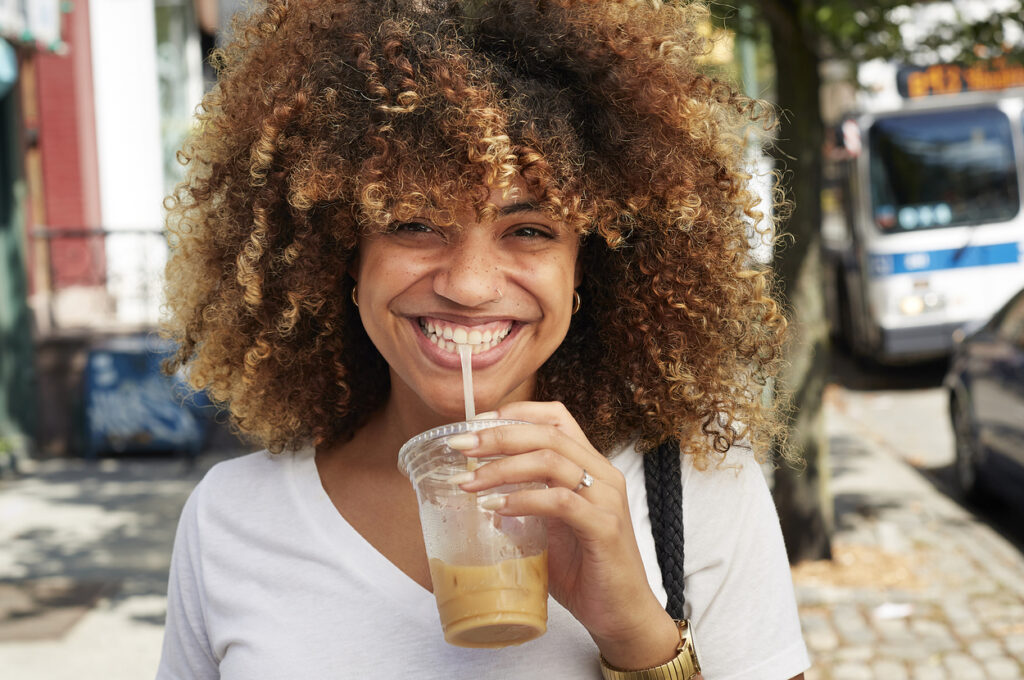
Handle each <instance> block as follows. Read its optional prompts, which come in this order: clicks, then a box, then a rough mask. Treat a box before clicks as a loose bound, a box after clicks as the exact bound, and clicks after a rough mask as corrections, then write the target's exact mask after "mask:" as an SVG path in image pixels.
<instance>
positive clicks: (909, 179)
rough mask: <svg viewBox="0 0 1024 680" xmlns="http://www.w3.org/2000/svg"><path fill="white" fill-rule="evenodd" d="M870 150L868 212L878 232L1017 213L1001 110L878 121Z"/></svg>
mask: <svg viewBox="0 0 1024 680" xmlns="http://www.w3.org/2000/svg"><path fill="white" fill-rule="evenodd" d="M869 145H870V147H869V148H870V153H871V157H870V168H871V170H870V172H871V207H872V213H873V215H874V222H875V225H876V226H877V227H878V228H879V229H880V230H882V231H883V232H889V233H900V232H907V231H917V230H920V229H937V228H942V227H953V226H958V225H965V224H981V223H985V222H1001V221H1005V220H1009V219H1011V218H1013V217H1014V216H1015V215H1016V214H1017V211H1018V210H1019V209H1020V199H1019V196H1018V192H1017V169H1016V165H1015V161H1014V154H1013V144H1012V141H1011V136H1010V121H1009V119H1008V118H1007V117H1006V115H1004V114H1003V113H1002V112H1001V111H999V110H998V109H994V108H979V109H967V110H957V111H942V112H936V113H920V114H913V115H904V116H894V117H892V118H883V119H880V120H878V121H876V122H875V123H874V125H872V126H871V130H870V132H869Z"/></svg>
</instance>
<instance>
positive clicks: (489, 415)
mask: <svg viewBox="0 0 1024 680" xmlns="http://www.w3.org/2000/svg"><path fill="white" fill-rule="evenodd" d="M497 417H498V412H497V411H485V412H484V413H477V414H476V415H475V416H473V420H494V419H495V418H497Z"/></svg>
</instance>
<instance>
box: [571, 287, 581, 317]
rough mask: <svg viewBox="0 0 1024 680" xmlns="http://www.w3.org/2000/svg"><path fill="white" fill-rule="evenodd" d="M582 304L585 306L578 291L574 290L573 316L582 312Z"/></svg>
mask: <svg viewBox="0 0 1024 680" xmlns="http://www.w3.org/2000/svg"><path fill="white" fill-rule="evenodd" d="M581 304H583V300H581V299H580V292H579V291H578V290H574V291H573V292H572V313H573V314H576V312H578V311H580V305H581Z"/></svg>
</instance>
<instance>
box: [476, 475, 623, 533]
mask: <svg viewBox="0 0 1024 680" xmlns="http://www.w3.org/2000/svg"><path fill="white" fill-rule="evenodd" d="M486 507H488V508H489V509H491V510H494V511H495V512H496V513H497V514H499V515H505V516H513V517H525V516H534V517H548V518H550V519H559V520H561V521H563V522H565V523H566V524H567V525H569V526H570V527H571V528H572V529H573V531H574V532H575V533H576V535H577V536H578V537H579V538H581V539H583V540H588V541H589V540H611V539H613V538H616V537H618V536H620V530H621V529H622V527H621V516H620V515H618V514H616V513H615V512H613V511H610V510H606V509H603V508H601V506H598V505H595V504H594V503H591V502H590V501H588V500H587V499H586V498H583V496H582V495H581V494H578V493H575V492H573V491H571V490H569V489H567V488H565V487H563V486H555V487H550V488H547V489H523V490H520V491H513V492H512V493H510V494H507V495H505V496H494V497H491V498H488V499H487V505H486Z"/></svg>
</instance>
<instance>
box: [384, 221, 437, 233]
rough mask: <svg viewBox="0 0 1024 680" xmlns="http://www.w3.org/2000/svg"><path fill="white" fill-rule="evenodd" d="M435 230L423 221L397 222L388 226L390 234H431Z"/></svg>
mask: <svg viewBox="0 0 1024 680" xmlns="http://www.w3.org/2000/svg"><path fill="white" fill-rule="evenodd" d="M433 231H434V230H433V229H432V228H431V227H430V226H429V225H426V224H423V223H422V222H396V223H395V224H392V225H391V226H390V227H388V231H387V233H389V234H429V233H431V232H433Z"/></svg>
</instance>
